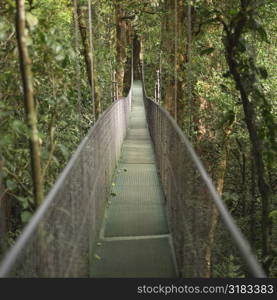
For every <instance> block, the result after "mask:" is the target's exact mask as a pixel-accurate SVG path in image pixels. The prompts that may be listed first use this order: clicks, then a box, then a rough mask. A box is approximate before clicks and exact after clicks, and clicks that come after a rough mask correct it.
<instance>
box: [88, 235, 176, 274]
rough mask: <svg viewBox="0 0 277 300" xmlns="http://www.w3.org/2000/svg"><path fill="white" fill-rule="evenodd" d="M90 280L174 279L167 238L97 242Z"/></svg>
mask: <svg viewBox="0 0 277 300" xmlns="http://www.w3.org/2000/svg"><path fill="white" fill-rule="evenodd" d="M91 266H92V267H91V277H110V278H111V277H112V278H123V277H129V278H134V277H141V278H146V277H157V278H159V277H167V278H172V277H176V272H175V268H174V262H173V260H172V253H171V247H170V244H169V239H168V238H154V239H133V240H117V241H109V242H101V245H100V246H98V247H97V249H96V253H95V256H94V257H93V259H92V265H91Z"/></svg>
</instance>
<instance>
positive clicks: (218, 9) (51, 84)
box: [0, 0, 277, 277]
mask: <svg viewBox="0 0 277 300" xmlns="http://www.w3.org/2000/svg"><path fill="white" fill-rule="evenodd" d="M20 2H21V4H22V1H13V0H2V1H1V2H0V256H1V254H3V253H4V252H5V251H6V250H7V249H8V248H9V247H10V246H11V245H12V244H13V243H14V241H15V239H16V237H17V236H18V235H19V234H20V233H21V231H22V228H23V227H24V226H25V225H26V224H27V222H28V221H29V219H30V217H31V216H32V214H33V213H34V211H35V210H36V208H37V207H38V206H39V205H40V204H41V202H42V201H43V199H44V197H45V195H46V194H47V192H48V191H49V190H50V188H51V187H52V186H53V184H54V183H55V181H56V179H57V176H58V175H59V173H60V172H61V171H62V170H63V168H64V167H65V165H66V164H67V162H68V161H69V159H70V157H71V155H72V153H73V152H74V150H75V149H76V148H77V146H78V144H79V143H80V141H81V140H82V138H83V137H84V136H85V135H86V133H87V131H88V129H89V128H90V127H91V126H92V125H93V124H94V123H95V121H96V120H97V119H98V118H99V116H100V115H101V114H102V113H103V111H104V110H105V109H106V108H107V107H109V105H110V104H111V103H112V102H113V101H115V99H116V98H117V97H122V96H126V94H127V92H128V90H129V87H130V82H129V81H128V78H129V75H130V66H131V62H132V53H134V65H135V72H137V73H138V75H137V76H140V72H141V67H143V70H144V78H145V85H146V91H147V94H148V96H149V97H151V98H153V99H155V101H157V102H159V103H160V104H161V105H163V106H164V107H165V108H166V109H167V110H168V111H169V112H170V114H171V115H172V117H173V118H174V119H175V120H176V121H177V123H178V125H179V126H180V128H181V129H182V130H183V131H184V133H185V134H186V135H187V137H188V138H189V140H190V141H191V142H192V144H193V145H194V148H195V149H196V152H197V154H198V155H199V156H200V157H201V159H202V161H203V163H204V165H205V167H206V169H207V171H208V173H209V174H210V175H211V177H212V179H213V182H214V183H215V186H216V189H217V191H218V193H219V194H220V195H222V198H223V201H224V202H225V203H226V205H227V206H228V208H229V210H230V212H231V214H232V215H233V217H234V218H235V219H236V222H237V224H238V225H239V227H240V228H241V230H242V232H243V233H244V234H245V236H246V237H247V238H248V240H249V241H250V243H251V245H252V247H253V248H254V249H255V251H256V255H257V257H258V258H259V260H260V261H261V263H262V265H263V267H264V269H265V271H266V272H267V274H268V275H269V276H270V277H276V276H277V248H276V247H277V244H276V242H277V229H276V228H277V198H276V195H277V173H276V170H277V156H276V154H277V137H276V131H277V125H276V119H277V109H276V107H277V106H276V99H277V77H276V74H277V61H276V58H277V39H276V33H277V18H276V17H277V2H276V0H228V1H225V0H151V1H146V0H88V1H87V0H79V1H78V0H59V1H56V0H40V1H38V0H26V1H25V3H24V1H23V3H24V4H25V7H24V8H23V10H24V11H22V10H21V11H20ZM21 9H22V7H21ZM22 13H24V14H25V17H26V23H25V22H22V18H20V16H21V17H22ZM136 68H137V69H136ZM218 218H219V216H218V215H217V214H215V215H214V216H213V224H214V226H216V225H217V220H218ZM216 272H217V274H215V276H217V277H220V276H221V275H222V274H224V275H226V274H228V275H229V276H233V277H243V276H245V274H244V273H243V271H241V269H240V268H239V267H238V266H237V265H236V264H235V263H234V262H232V261H231V260H229V261H228V262H225V263H224V264H222V266H221V269H220V268H218V269H217V270H216Z"/></svg>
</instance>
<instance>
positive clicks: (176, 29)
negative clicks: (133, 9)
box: [174, 0, 178, 120]
mask: <svg viewBox="0 0 277 300" xmlns="http://www.w3.org/2000/svg"><path fill="white" fill-rule="evenodd" d="M177 26H178V24H177V0H175V2H174V29H175V36H174V118H175V120H177V111H178V108H177V37H178V28H177Z"/></svg>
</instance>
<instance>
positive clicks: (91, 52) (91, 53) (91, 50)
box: [88, 0, 96, 122]
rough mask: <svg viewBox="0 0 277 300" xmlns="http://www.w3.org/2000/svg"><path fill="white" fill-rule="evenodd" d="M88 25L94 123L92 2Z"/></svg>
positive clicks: (89, 3) (89, 7)
mask: <svg viewBox="0 0 277 300" xmlns="http://www.w3.org/2000/svg"><path fill="white" fill-rule="evenodd" d="M88 23H89V56H90V73H91V101H92V107H93V121H94V122H95V121H96V118H95V95H94V72H93V70H94V63H93V42H92V14H91V0H88Z"/></svg>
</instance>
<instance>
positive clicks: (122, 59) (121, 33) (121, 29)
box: [114, 1, 128, 97]
mask: <svg viewBox="0 0 277 300" xmlns="http://www.w3.org/2000/svg"><path fill="white" fill-rule="evenodd" d="M114 7H115V23H116V73H115V80H116V82H117V85H118V94H119V97H121V96H123V94H124V75H125V64H126V59H127V46H128V45H127V34H128V28H127V26H128V24H127V22H128V21H127V20H125V19H123V17H124V10H123V8H122V4H121V3H120V1H114Z"/></svg>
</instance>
